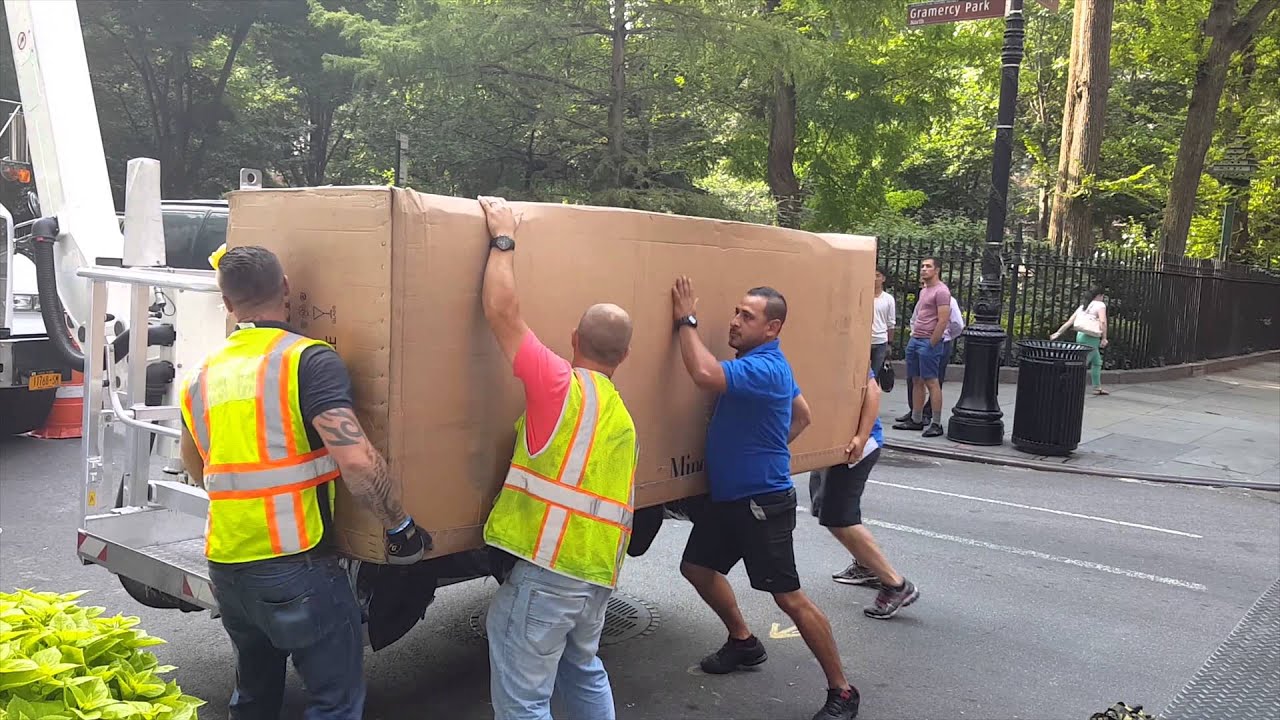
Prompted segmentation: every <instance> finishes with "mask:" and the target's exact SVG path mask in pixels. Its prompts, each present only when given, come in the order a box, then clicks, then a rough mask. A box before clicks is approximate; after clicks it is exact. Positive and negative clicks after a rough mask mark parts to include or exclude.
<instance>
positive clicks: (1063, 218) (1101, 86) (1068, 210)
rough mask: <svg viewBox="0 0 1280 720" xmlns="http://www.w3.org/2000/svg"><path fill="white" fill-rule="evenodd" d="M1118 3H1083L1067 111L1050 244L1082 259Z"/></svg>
mask: <svg viewBox="0 0 1280 720" xmlns="http://www.w3.org/2000/svg"><path fill="white" fill-rule="evenodd" d="M1114 10H1115V3H1114V0H1077V2H1076V5H1075V22H1074V26H1073V30H1072V33H1071V36H1072V41H1071V60H1070V69H1069V71H1068V75H1067V90H1066V102H1065V104H1064V109H1063V111H1062V143H1061V145H1060V146H1059V160H1058V178H1057V187H1056V189H1055V194H1054V200H1053V213H1052V215H1051V217H1050V220H1049V241H1050V242H1051V243H1053V244H1054V245H1055V246H1057V247H1059V248H1063V249H1068V250H1070V251H1071V252H1072V253H1074V254H1077V255H1084V254H1088V253H1090V252H1092V251H1093V216H1092V211H1091V206H1090V199H1089V197H1088V194H1087V193H1088V191H1087V189H1086V183H1092V182H1093V180H1094V178H1095V177H1096V173H1097V171H1098V159H1099V154H1100V152H1101V150H1102V138H1103V132H1104V130H1105V122H1106V112H1107V92H1108V90H1109V88H1110V86H1111V23H1112V15H1113V13H1114Z"/></svg>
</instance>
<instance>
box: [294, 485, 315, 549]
mask: <svg viewBox="0 0 1280 720" xmlns="http://www.w3.org/2000/svg"><path fill="white" fill-rule="evenodd" d="M292 494H293V522H294V524H295V525H296V526H297V527H298V540H300V541H301V543H300V544H301V546H302V547H307V546H308V545H310V544H311V536H309V535H307V511H306V510H305V509H304V508H303V505H302V493H301V492H299V491H297V490H294V491H293V493H292Z"/></svg>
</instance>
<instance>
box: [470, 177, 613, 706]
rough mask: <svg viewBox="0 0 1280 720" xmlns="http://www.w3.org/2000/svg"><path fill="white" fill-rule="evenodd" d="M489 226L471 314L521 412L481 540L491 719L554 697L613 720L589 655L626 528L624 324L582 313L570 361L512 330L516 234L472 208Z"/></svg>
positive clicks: (490, 213)
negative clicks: (487, 575) (490, 560)
mask: <svg viewBox="0 0 1280 720" xmlns="http://www.w3.org/2000/svg"><path fill="white" fill-rule="evenodd" d="M480 204H481V206H482V207H483V208H484V212H485V216H486V218H487V221H488V225H489V234H490V238H491V239H490V250H489V258H488V261H487V264H486V266H485V275H484V290H483V293H482V295H483V302H484V314H485V317H486V318H487V319H488V321H489V325H490V327H491V328H492V330H493V333H494V335H495V336H496V337H497V340H498V344H499V345H500V346H501V347H502V351H503V353H504V354H505V355H506V357H507V360H508V361H510V362H511V363H512V367H513V369H514V373H515V375H516V377H518V378H520V380H521V382H522V383H523V385H524V392H525V412H524V413H523V414H522V415H521V416H520V418H519V420H517V421H516V441H515V442H516V445H515V452H514V454H513V456H512V458H511V466H510V468H509V469H508V471H507V476H506V480H505V481H504V482H503V485H502V489H501V490H500V491H499V493H498V496H497V498H496V499H495V500H494V504H493V509H492V510H491V511H490V513H489V519H488V522H487V523H486V524H485V527H484V539H485V542H486V543H487V544H488V545H489V546H491V547H492V548H495V549H496V550H497V551H499V552H502V553H508V554H510V555H511V556H514V557H515V562H514V565H513V566H511V569H510V571H509V572H508V571H499V575H500V577H499V580H502V581H503V584H502V587H501V588H499V590H498V592H497V594H496V595H495V596H494V598H493V601H492V603H491V604H490V605H489V613H488V618H487V619H486V628H487V630H488V636H489V668H490V691H491V694H492V700H493V710H494V714H495V716H496V720H549V719H550V717H551V711H550V706H551V693H552V691H553V690H558V691H559V694H560V695H561V696H562V697H563V699H564V702H565V706H566V709H567V710H568V713H569V717H575V718H592V720H613V718H614V707H613V690H612V688H611V687H610V686H609V675H608V673H606V672H605V669H604V664H603V663H602V662H601V661H600V658H599V657H597V655H596V651H597V650H598V649H599V647H600V632H601V630H603V629H604V615H605V606H606V604H607V603H608V601H609V596H610V595H612V593H613V588H614V587H615V586H616V585H617V582H618V571H619V569H620V568H621V566H622V558H623V555H624V554H625V553H626V551H627V544H628V542H629V540H630V536H631V530H632V514H633V512H634V502H635V494H634V492H633V481H634V479H635V469H636V431H635V425H634V424H633V423H632V420H631V415H630V413H628V412H627V408H626V406H625V405H623V402H622V398H621V397H620V396H619V395H618V391H617V389H615V388H614V385H613V381H612V377H613V373H614V371H615V370H616V369H617V367H618V365H619V364H620V363H622V361H623V359H625V358H626V356H627V352H628V350H629V348H630V345H631V318H630V317H629V316H628V315H627V313H626V312H625V311H624V310H623V309H622V308H620V307H618V306H617V305H610V304H599V305H592V306H591V307H590V308H587V311H586V312H585V313H583V315H582V318H581V319H580V320H579V322H578V327H577V329H576V330H574V332H573V336H572V346H573V361H572V362H569V361H567V360H565V359H564V358H562V357H560V356H558V355H556V354H555V353H554V352H552V351H551V350H550V349H548V348H547V347H546V346H545V345H543V344H542V343H541V342H540V341H539V340H538V338H537V337H536V336H535V335H534V334H533V332H532V331H531V330H530V329H529V326H528V325H526V324H525V321H524V320H523V319H522V318H521V316H520V305H519V301H518V300H517V297H516V287H515V271H514V251H515V232H516V227H517V225H518V221H517V220H516V218H515V216H514V214H513V213H512V211H511V208H510V207H509V206H508V205H507V204H506V203H505V202H504V201H503V200H502V199H500V198H487V197H482V198H480Z"/></svg>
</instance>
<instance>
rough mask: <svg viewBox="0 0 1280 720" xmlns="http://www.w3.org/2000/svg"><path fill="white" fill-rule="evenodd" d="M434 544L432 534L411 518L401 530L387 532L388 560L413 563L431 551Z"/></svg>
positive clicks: (399, 563) (396, 563) (389, 561)
mask: <svg viewBox="0 0 1280 720" xmlns="http://www.w3.org/2000/svg"><path fill="white" fill-rule="evenodd" d="M432 545H433V543H432V542H431V534H430V533H428V532H427V531H426V530H423V529H422V528H420V527H418V524H417V523H415V522H414V521H413V518H409V519H408V520H406V521H405V524H404V526H403V527H401V528H400V529H399V530H391V531H388V532H387V562H388V563H389V564H391V565H412V564H414V563H416V562H418V561H419V560H421V559H422V558H423V556H424V555H426V554H427V553H428V552H430V551H431V548H432Z"/></svg>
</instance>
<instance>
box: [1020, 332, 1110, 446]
mask: <svg viewBox="0 0 1280 720" xmlns="http://www.w3.org/2000/svg"><path fill="white" fill-rule="evenodd" d="M1018 350H1019V352H1018V398H1017V401H1016V402H1015V404H1014V411H1013V437H1012V440H1013V446H1014V447H1015V448H1017V449H1019V450H1021V451H1023V452H1026V453H1031V454H1033V455H1070V454H1071V451H1073V450H1075V449H1076V446H1077V445H1079V444H1080V432H1081V428H1082V426H1083V425H1084V388H1085V369H1086V368H1085V362H1086V360H1087V359H1088V357H1089V353H1090V351H1092V350H1093V348H1091V347H1089V346H1088V345H1081V344H1080V343H1074V342H1062V341H1057V340H1021V341H1019V342H1018Z"/></svg>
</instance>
